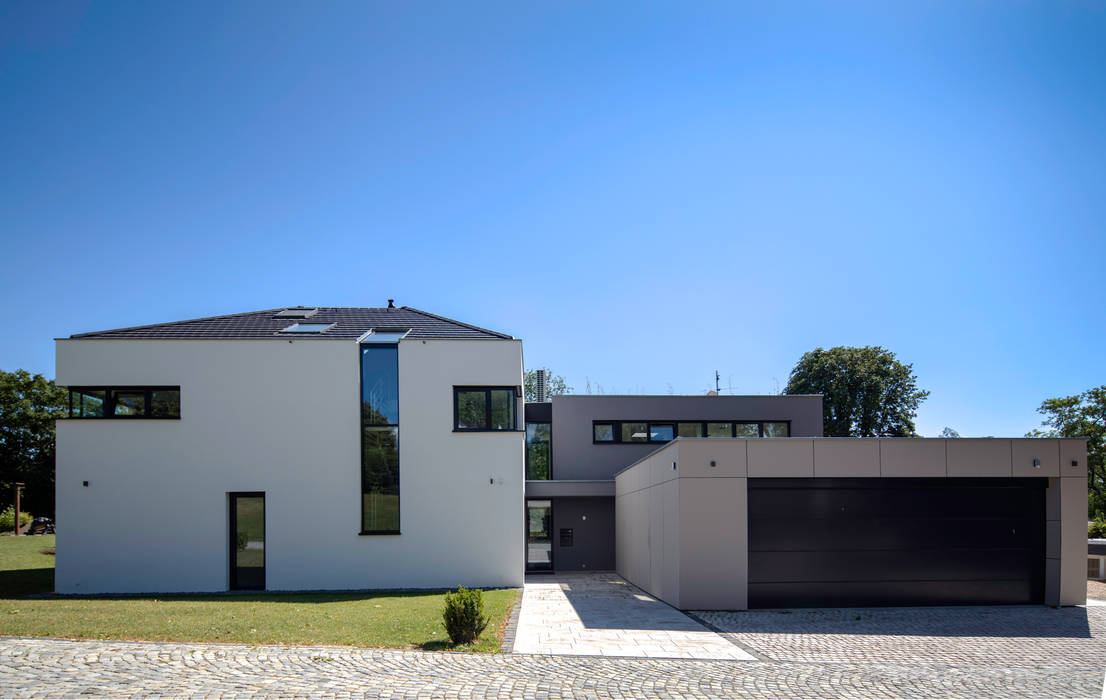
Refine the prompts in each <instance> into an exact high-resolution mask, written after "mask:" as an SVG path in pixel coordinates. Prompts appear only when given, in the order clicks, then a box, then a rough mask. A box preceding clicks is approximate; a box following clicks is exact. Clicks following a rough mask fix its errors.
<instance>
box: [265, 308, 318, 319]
mask: <svg viewBox="0 0 1106 700" xmlns="http://www.w3.org/2000/svg"><path fill="white" fill-rule="evenodd" d="M317 313H319V310H318V309H309V308H307V307H306V306H296V307H294V308H291V309H285V310H284V311H281V312H279V313H277V315H276V316H274V317H273V318H311V317H312V316H314V315H315V314H317Z"/></svg>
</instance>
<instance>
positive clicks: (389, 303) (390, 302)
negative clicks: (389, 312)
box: [388, 299, 396, 309]
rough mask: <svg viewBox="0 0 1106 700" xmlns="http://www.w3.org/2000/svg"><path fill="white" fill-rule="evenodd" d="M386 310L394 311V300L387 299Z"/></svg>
mask: <svg viewBox="0 0 1106 700" xmlns="http://www.w3.org/2000/svg"><path fill="white" fill-rule="evenodd" d="M388 308H389V309H394V308H396V300H395V299H389V300H388Z"/></svg>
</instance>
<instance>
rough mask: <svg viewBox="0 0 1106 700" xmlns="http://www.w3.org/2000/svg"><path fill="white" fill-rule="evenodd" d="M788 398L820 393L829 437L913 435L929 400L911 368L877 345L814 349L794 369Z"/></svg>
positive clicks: (788, 389)
mask: <svg viewBox="0 0 1106 700" xmlns="http://www.w3.org/2000/svg"><path fill="white" fill-rule="evenodd" d="M784 393H786V394H822V420H823V429H824V431H825V435H826V436H827V437H876V436H889V437H909V436H913V435H915V434H916V433H915V431H914V417H915V416H916V415H917V412H918V405H919V404H921V402H922V401H924V400H925V398H926V397H927V396H929V392H928V391H923V390H921V389H919V388H918V386H917V378H916V377H915V376H914V372H913V365H909V364H903V363H902V362H899V361H898V360H897V359H896V358H895V353H893V352H891V351H890V350H886V349H884V348H881V347H878V346H875V347H863V348H854V347H835V348H830V349H828V350H823V349H822V348H816V349H814V350H811V351H810V352H808V353H805V354H804V355H803V356H802V357H801V358H799V362H798V363H797V364H796V365H795V368H794V369H792V370H791V376H790V378H789V379H788V382H787V388H786V389H785V390H784Z"/></svg>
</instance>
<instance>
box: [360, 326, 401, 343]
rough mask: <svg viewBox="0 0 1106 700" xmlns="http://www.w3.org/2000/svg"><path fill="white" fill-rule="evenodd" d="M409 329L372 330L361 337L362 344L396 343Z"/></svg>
mask: <svg viewBox="0 0 1106 700" xmlns="http://www.w3.org/2000/svg"><path fill="white" fill-rule="evenodd" d="M409 330H411V329H410V328H374V329H372V330H371V331H370V332H369V333H367V334H365V335H363V336H361V342H362V343H398V342H399V339H400V338H402V337H403V336H405V335H407V332H408V331H409Z"/></svg>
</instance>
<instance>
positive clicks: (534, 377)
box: [522, 367, 572, 401]
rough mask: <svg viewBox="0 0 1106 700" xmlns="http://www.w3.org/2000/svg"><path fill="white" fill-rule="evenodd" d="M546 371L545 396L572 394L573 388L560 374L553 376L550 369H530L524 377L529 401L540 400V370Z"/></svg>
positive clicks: (524, 385)
mask: <svg viewBox="0 0 1106 700" xmlns="http://www.w3.org/2000/svg"><path fill="white" fill-rule="evenodd" d="M539 369H544V370H545V395H546V396H563V395H564V394H571V393H572V387H570V386H569V385H568V384H567V383H566V382H565V378H564V377H562V376H561V375H559V374H553V371H552V370H551V369H549V368H548V367H538V368H535V369H528V370H526V373H525V374H524V375H523V377H522V384H523V390H524V391H525V393H526V400H527V401H537V400H538V370H539Z"/></svg>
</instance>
